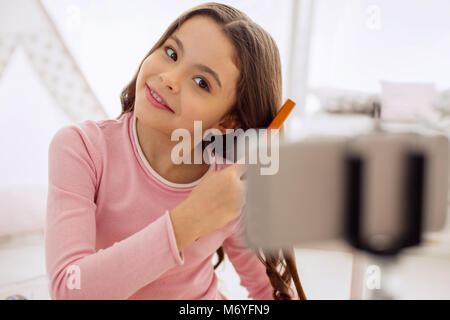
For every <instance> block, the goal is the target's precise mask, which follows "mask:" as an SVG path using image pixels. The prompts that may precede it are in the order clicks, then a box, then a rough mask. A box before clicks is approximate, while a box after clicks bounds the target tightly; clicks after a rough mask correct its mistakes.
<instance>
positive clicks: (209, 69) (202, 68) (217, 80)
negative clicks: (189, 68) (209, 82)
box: [169, 35, 222, 88]
mask: <svg viewBox="0 0 450 320" xmlns="http://www.w3.org/2000/svg"><path fill="white" fill-rule="evenodd" d="M169 39H173V40H174V41H175V42H176V44H177V46H178V47H179V48H180V50H181V53H184V47H183V43H182V42H181V40H180V39H178V37H177V36H176V35H171V36H170V37H169ZM194 67H195V68H198V69H200V70H201V71H203V72H207V73H209V74H211V76H212V77H213V78H214V80H216V82H217V84H218V85H219V87H220V88H222V83H221V82H220V78H219V75H218V74H217V73H216V72H215V71H214V70H213V69H211V68H210V67H208V66H205V65H204V64H196V65H194Z"/></svg>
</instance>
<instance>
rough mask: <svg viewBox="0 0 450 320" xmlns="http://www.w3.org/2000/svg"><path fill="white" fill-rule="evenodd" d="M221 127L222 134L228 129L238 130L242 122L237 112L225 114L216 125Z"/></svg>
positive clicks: (218, 127)
mask: <svg viewBox="0 0 450 320" xmlns="http://www.w3.org/2000/svg"><path fill="white" fill-rule="evenodd" d="M214 127H215V128H217V129H219V130H220V131H221V132H222V134H226V129H233V130H236V129H238V128H240V127H241V122H240V121H239V118H238V116H237V115H236V114H235V113H232V114H230V113H229V114H227V115H225V116H224V117H223V118H222V120H220V121H219V123H218V124H217V125H216V126H214Z"/></svg>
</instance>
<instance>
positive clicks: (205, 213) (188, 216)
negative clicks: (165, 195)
mask: <svg viewBox="0 0 450 320" xmlns="http://www.w3.org/2000/svg"><path fill="white" fill-rule="evenodd" d="M246 171H247V166H246V165H242V164H232V165H230V166H228V167H226V168H225V169H223V170H220V171H212V172H208V173H207V174H206V175H205V176H204V177H203V179H202V180H201V181H200V183H199V184H198V185H197V186H196V187H195V188H194V189H193V190H192V192H191V193H190V195H189V196H188V197H187V198H186V200H184V201H183V202H182V203H180V204H179V205H178V206H177V207H176V208H175V209H173V210H172V211H171V212H170V215H171V218H172V225H173V228H174V232H175V237H176V238H177V244H178V248H179V250H180V251H181V250H183V248H184V247H186V246H187V245H189V244H190V243H191V242H193V241H194V240H195V239H197V238H198V237H200V236H201V235H203V234H206V233H208V232H211V231H214V230H216V229H219V228H221V227H223V226H225V225H226V224H227V223H228V222H230V221H231V220H233V219H235V218H237V217H238V216H239V215H240V213H241V211H242V208H243V207H244V205H245V198H246V185H245V181H243V180H242V179H243V178H242V176H243V175H244V174H245V172H246Z"/></svg>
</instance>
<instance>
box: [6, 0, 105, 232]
mask: <svg viewBox="0 0 450 320" xmlns="http://www.w3.org/2000/svg"><path fill="white" fill-rule="evenodd" d="M0 101H1V102H0V107H1V114H2V117H0V128H1V134H0V148H1V150H2V152H1V156H0V163H1V165H2V166H1V169H0V236H4V235H13V234H17V233H22V232H28V231H34V230H42V229H43V227H44V221H45V206H46V197H47V176H48V175H47V162H48V161H47V154H48V153H47V152H48V145H49V142H50V139H51V137H52V136H53V134H54V133H55V132H56V130H57V129H58V128H60V127H62V126H63V125H65V124H69V123H74V122H78V121H83V120H86V119H92V120H97V119H104V118H106V117H107V114H106V112H105V111H104V109H103V107H102V106H101V104H100V102H99V100H98V99H97V98H96V96H95V94H94V92H93V91H92V89H91V88H90V86H89V84H88V82H87V81H86V79H85V77H84V76H83V74H82V72H81V71H80V68H79V66H78V65H77V63H76V61H75V59H74V58H73V56H72V55H71V53H70V52H69V50H68V48H67V46H66V45H65V44H64V41H63V38H62V37H61V35H60V34H59V32H58V30H57V28H56V26H55V24H54V23H53V21H52V19H51V17H50V16H49V15H48V14H47V12H46V10H45V7H44V6H43V5H42V4H41V2H40V1H39V0H15V1H9V0H0Z"/></svg>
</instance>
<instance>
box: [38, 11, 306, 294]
mask: <svg viewBox="0 0 450 320" xmlns="http://www.w3.org/2000/svg"><path fill="white" fill-rule="evenodd" d="M121 101H122V113H121V115H120V116H119V117H118V118H117V119H115V120H103V121H98V122H95V121H89V120H88V121H84V122H81V123H78V124H75V125H69V126H66V127H63V128H61V129H60V130H59V131H58V132H57V133H56V134H55V136H54V137H53V139H52V141H51V143H50V147H49V190H48V202H47V226H46V267H47V272H48V275H49V279H50V288H49V290H50V294H51V297H52V298H53V299H227V298H226V297H225V296H224V295H223V294H222V293H221V292H220V291H219V290H218V279H217V276H216V274H215V271H214V269H215V268H216V267H217V266H218V265H219V264H220V263H221V261H223V258H224V254H225V253H226V254H227V255H228V257H229V259H230V261H231V263H232V264H233V266H234V267H235V269H236V271H237V272H238V274H239V276H240V279H241V284H242V285H243V286H245V287H246V288H247V289H248V291H249V297H250V298H253V299H299V298H300V299H305V295H304V293H303V291H302V288H301V284H300V281H299V279H298V274H297V271H296V266H295V262H294V261H295V259H294V255H293V250H292V248H290V250H280V252H275V253H274V252H266V251H264V252H263V254H262V255H261V254H260V252H259V251H258V252H254V251H253V250H251V249H250V248H248V247H247V246H246V245H245V242H244V240H243V227H242V223H241V219H240V217H241V215H240V213H241V211H242V209H243V206H244V202H245V185H244V182H243V181H242V176H243V174H244V173H245V168H244V167H243V166H239V165H237V164H233V165H220V164H218V163H217V162H213V163H212V164H207V163H202V164H181V165H176V164H174V162H173V161H172V160H171V152H172V149H173V147H174V146H175V144H177V143H178V141H171V134H172V132H173V131H174V130H175V129H178V128H184V129H187V130H189V132H191V133H193V131H194V121H195V120H200V121H202V129H203V131H206V130H208V129H212V128H213V129H216V130H220V132H222V133H225V132H226V129H237V128H242V129H244V130H247V129H249V128H266V127H267V126H268V125H269V124H270V122H271V121H272V119H273V118H274V117H275V115H276V113H277V110H278V109H279V108H280V107H281V63H280V58H279V52H278V49H277V46H276V44H275V42H274V41H273V39H272V38H271V37H270V35H269V34H267V32H265V31H264V30H263V29H262V28H261V27H260V26H258V25H257V24H255V23H254V22H253V21H252V20H250V18H249V17H248V16H246V15H245V14H243V13H242V12H240V11H238V10H236V9H234V8H232V7H230V6H226V5H222V4H218V3H207V4H203V5H200V6H197V7H195V8H193V9H191V10H189V11H187V12H185V13H184V14H182V15H181V16H180V17H179V18H178V19H176V20H175V21H174V22H173V23H172V24H171V25H170V26H169V28H168V29H167V30H166V32H165V33H164V34H163V36H162V37H161V38H160V39H159V41H158V42H157V43H156V44H155V46H154V47H153V48H152V49H151V50H150V52H149V53H148V54H147V56H146V57H145V59H144V60H143V62H142V63H141V65H140V67H139V69H138V72H137V73H136V75H135V76H134V78H133V80H132V81H131V82H130V84H129V85H128V86H127V87H126V88H125V89H124V90H123V92H122V95H121ZM202 146H204V144H203V143H202ZM195 147H198V146H193V148H195ZM193 154H194V152H191V155H193ZM216 251H217V254H218V257H219V261H218V262H217V263H216V265H215V266H213V265H212V257H213V255H214V253H215V252H216ZM279 266H282V267H284V269H285V270H284V272H283V273H282V274H281V273H280V272H281V271H278V267H279ZM292 280H294V284H292Z"/></svg>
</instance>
